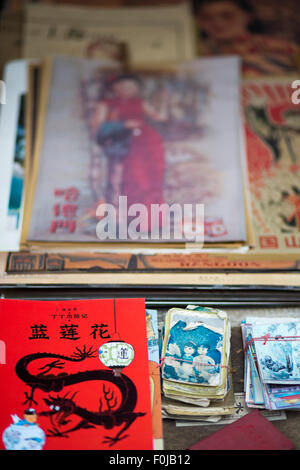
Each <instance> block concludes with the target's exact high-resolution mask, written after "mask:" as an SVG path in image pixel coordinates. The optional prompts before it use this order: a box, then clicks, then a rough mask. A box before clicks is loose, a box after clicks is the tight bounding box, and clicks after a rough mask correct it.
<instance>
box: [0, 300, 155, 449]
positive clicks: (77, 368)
mask: <svg viewBox="0 0 300 470" xmlns="http://www.w3.org/2000/svg"><path fill="white" fill-rule="evenodd" d="M0 318H1V330H0V383H1V392H0V448H2V449H9V450H19V449H23V450H26V449H28V450H31V449H32V450H33V449H36V450H39V449H45V450H51V449H78V450H84V449H91V450H97V449H112V450H115V449H118V450H123V449H124V450H125V449H126V450H140V449H142V450H145V449H153V435H152V416H151V394H150V381H149V365H148V349H147V333H146V316H145V303H144V300H143V299H116V300H70V301H69V300H68V301H30V300H0Z"/></svg>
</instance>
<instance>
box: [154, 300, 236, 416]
mask: <svg viewBox="0 0 300 470" xmlns="http://www.w3.org/2000/svg"><path fill="white" fill-rule="evenodd" d="M230 331H231V330H230V323H229V320H228V316H227V314H226V312H224V311H222V310H218V309H213V308H207V307H193V306H188V307H187V308H186V309H181V308H172V309H171V310H169V311H168V312H167V314H166V318H165V325H164V330H163V332H162V343H161V344H162V347H161V364H162V366H161V369H162V390H163V402H162V407H163V416H164V417H165V418H173V419H180V418H181V419H193V420H195V419H196V420H197V419H199V420H209V419H211V418H212V419H213V417H216V416H222V415H227V414H232V413H233V412H234V395H233V387H232V378H231V371H230Z"/></svg>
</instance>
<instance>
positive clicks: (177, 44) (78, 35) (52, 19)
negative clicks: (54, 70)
mask: <svg viewBox="0 0 300 470" xmlns="http://www.w3.org/2000/svg"><path fill="white" fill-rule="evenodd" d="M108 6H110V8H108ZM97 7H99V3H98V2H97V5H94V6H88V5H87V4H86V3H85V2H82V4H81V5H70V4H69V5H68V4H62V3H61V4H56V5H51V4H45V3H44V4H43V3H29V4H28V5H27V6H26V14H25V27H24V45H23V53H24V57H35V58H42V57H45V56H47V55H56V54H57V52H58V51H59V54H61V55H76V56H80V57H90V58H94V59H96V58H98V59H105V58H106V59H107V58H114V59H116V60H118V59H119V58H120V57H119V55H120V54H119V51H118V44H120V43H122V44H126V46H127V48H128V54H129V57H130V62H131V64H133V65H135V66H136V65H141V64H143V65H144V64H148V65H149V64H150V65H152V64H154V65H164V64H165V63H169V62H176V61H178V60H189V59H193V58H194V57H195V34H194V27H193V26H194V25H193V17H192V14H191V11H190V8H189V5H187V4H186V3H185V2H183V3H179V4H177V5H163V6H161V5H158V6H157V5H153V4H152V5H148V6H143V5H139V6H130V7H129V8H128V7H124V6H121V5H120V6H119V8H118V7H116V5H113V4H112V2H110V5H106V7H105V8H97ZM100 7H101V5H100Z"/></svg>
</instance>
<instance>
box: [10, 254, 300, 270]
mask: <svg viewBox="0 0 300 470" xmlns="http://www.w3.org/2000/svg"><path fill="white" fill-rule="evenodd" d="M299 270H300V257H299V256H296V255H295V254H294V255H292V256H286V255H283V254H281V255H280V256H278V255H277V256H274V254H273V253H272V254H269V256H266V255H265V254H262V253H261V254H251V255H250V254H249V255H248V254H245V253H236V254H234V253H233V254H232V253H231V254H228V255H224V254H222V255H217V254H212V253H188V254H185V253H155V254H142V253H139V254H134V253H105V252H102V253H92V252H86V253H79V252H76V253H45V252H44V253H36V252H35V253H32V252H18V253H9V254H8V256H7V262H6V269H5V272H6V273H7V274H17V273H20V274H22V273H23V274H24V273H27V274H30V273H47V272H55V273H61V274H63V273H99V272H103V273H105V272H106V273H109V272H116V273H122V272H123V273H126V272H127V273H130V272H133V273H137V272H151V273H162V272H169V273H176V272H177V273H184V272H186V273H188V272H215V273H217V272H219V273H224V272H226V273H228V272H231V273H242V272H244V273H251V272H252V273H263V272H270V273H272V272H293V271H294V272H296V271H299Z"/></svg>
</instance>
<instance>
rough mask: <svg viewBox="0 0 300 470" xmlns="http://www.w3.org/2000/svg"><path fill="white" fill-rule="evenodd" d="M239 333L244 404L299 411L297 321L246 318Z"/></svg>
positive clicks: (299, 328)
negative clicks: (243, 350) (243, 365)
mask: <svg viewBox="0 0 300 470" xmlns="http://www.w3.org/2000/svg"><path fill="white" fill-rule="evenodd" d="M242 334H243V343H244V349H245V394H246V402H247V405H248V406H249V407H253V408H267V409H269V410H282V409H289V408H294V409H295V408H300V341H299V340H300V320H298V319H297V318H256V317H248V318H246V320H244V321H243V322H242Z"/></svg>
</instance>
